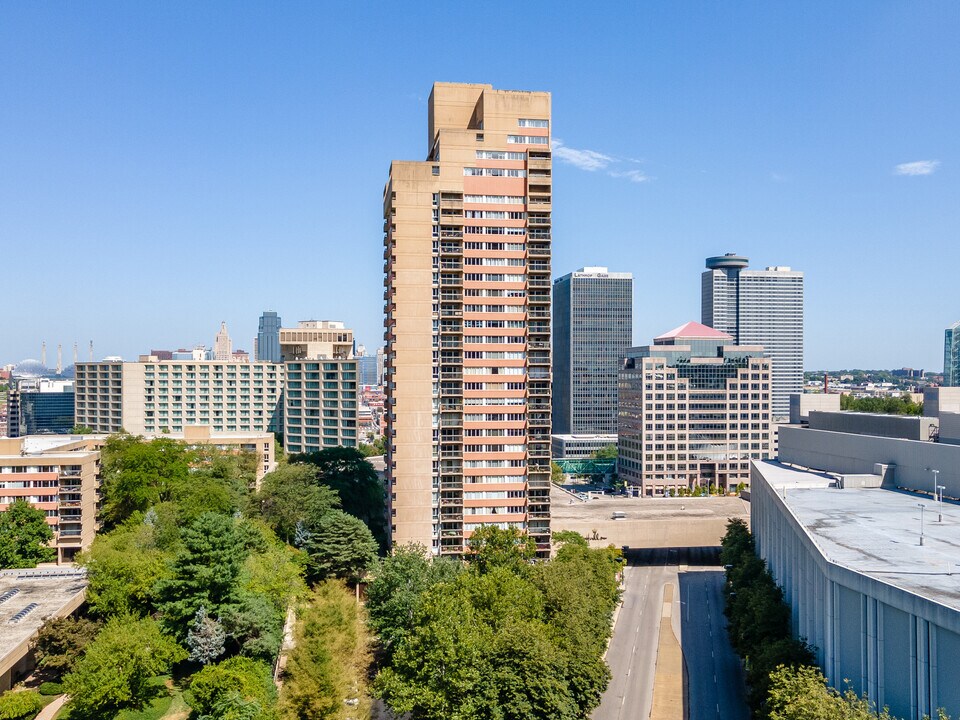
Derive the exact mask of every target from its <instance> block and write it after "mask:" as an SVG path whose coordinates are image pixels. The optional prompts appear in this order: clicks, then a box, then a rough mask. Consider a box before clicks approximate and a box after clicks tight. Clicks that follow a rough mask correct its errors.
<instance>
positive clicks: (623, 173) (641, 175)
mask: <svg viewBox="0 0 960 720" xmlns="http://www.w3.org/2000/svg"><path fill="white" fill-rule="evenodd" d="M610 177H615V178H626V179H627V180H629V181H630V182H635V183H645V182H650V181H651V180H652V179H653V178H651V177H650V176H649V175H647V174H646V173H645V172H644V171H643V170H611V171H610Z"/></svg>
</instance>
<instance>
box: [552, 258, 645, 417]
mask: <svg viewBox="0 0 960 720" xmlns="http://www.w3.org/2000/svg"><path fill="white" fill-rule="evenodd" d="M632 344H633V275H631V274H630V273H618V272H613V273H612V272H610V271H609V270H608V269H607V268H605V267H585V268H582V269H581V270H578V271H577V272H572V273H569V274H567V275H564V276H563V277H561V278H557V279H556V280H554V281H553V433H554V434H556V435H568V434H573V435H616V433H617V373H618V371H619V369H620V360H621V358H623V357H624V355H625V353H626V350H627V348H629V347H630V346H631V345H632Z"/></svg>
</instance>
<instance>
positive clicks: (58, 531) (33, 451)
mask: <svg viewBox="0 0 960 720" xmlns="http://www.w3.org/2000/svg"><path fill="white" fill-rule="evenodd" d="M100 444H101V443H100V442H91V441H88V440H84V439H81V438H77V437H74V438H71V437H45V436H43V437H22V438H12V439H8V440H0V512H2V511H4V510H6V509H7V508H8V507H9V506H10V504H11V503H13V502H15V501H17V500H26V501H27V502H29V503H30V504H31V505H33V506H34V507H36V508H38V509H40V510H42V511H43V513H44V514H45V515H46V516H47V524H48V525H49V526H50V529H51V530H53V546H54V547H55V548H56V549H57V562H60V563H64V562H72V561H73V560H74V558H75V557H76V554H77V553H78V552H80V551H81V550H86V549H87V548H89V547H90V544H91V543H92V542H93V537H94V535H95V534H96V531H97V527H98V526H97V493H98V491H99V488H100V452H99V446H100Z"/></svg>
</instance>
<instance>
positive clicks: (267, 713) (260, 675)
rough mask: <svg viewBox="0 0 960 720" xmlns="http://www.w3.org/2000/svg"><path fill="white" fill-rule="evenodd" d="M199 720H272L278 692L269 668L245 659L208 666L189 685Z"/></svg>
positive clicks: (231, 659) (232, 659) (230, 660)
mask: <svg viewBox="0 0 960 720" xmlns="http://www.w3.org/2000/svg"><path fill="white" fill-rule="evenodd" d="M190 698H191V703H190V705H191V707H193V709H194V710H196V711H197V714H198V718H197V720H273V718H274V717H275V715H274V712H273V710H274V706H275V705H276V690H275V688H274V686H273V674H272V672H271V669H270V666H269V665H267V664H266V663H263V662H258V661H256V660H251V659H250V658H246V657H240V656H237V657H232V658H229V659H227V660H224V661H223V662H221V663H218V664H216V665H208V666H207V667H205V668H203V669H202V670H201V671H200V672H198V673H197V674H196V675H194V676H193V679H192V680H191V682H190Z"/></svg>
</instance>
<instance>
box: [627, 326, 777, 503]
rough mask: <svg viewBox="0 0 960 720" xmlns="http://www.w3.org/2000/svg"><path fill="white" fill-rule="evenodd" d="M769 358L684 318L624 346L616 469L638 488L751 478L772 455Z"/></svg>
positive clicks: (723, 484) (660, 489) (724, 484)
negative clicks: (758, 462)
mask: <svg viewBox="0 0 960 720" xmlns="http://www.w3.org/2000/svg"><path fill="white" fill-rule="evenodd" d="M770 376H771V372H770V361H769V359H768V358H766V357H764V354H763V348H762V347H759V346H743V345H736V344H735V343H734V342H733V338H732V337H730V335H728V334H726V333H722V332H720V331H719V330H715V329H713V328H709V327H706V326H705V325H701V324H700V323H695V322H689V323H686V324H685V325H681V326H680V327H678V328H676V329H674V330H671V331H670V332H668V333H665V334H663V335H661V336H659V337H657V338H655V339H654V341H653V345H649V346H646V347H639V348H632V349H630V350H628V351H627V356H626V358H625V359H624V361H623V367H622V369H621V371H620V425H619V431H618V442H617V445H618V459H617V468H618V472H619V474H620V477H622V478H623V479H624V480H625V481H626V482H627V483H628V484H629V485H632V486H634V487H636V488H639V490H640V493H641V494H642V495H660V494H663V493H664V492H666V491H670V492H672V493H676V492H678V491H679V490H681V489H692V488H694V487H696V486H701V485H707V486H719V487H720V488H722V489H730V488H733V487H736V485H738V484H739V483H741V482H743V483H749V481H750V460H751V459H763V458H768V457H770V448H771V437H770V390H771V382H770Z"/></svg>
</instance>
